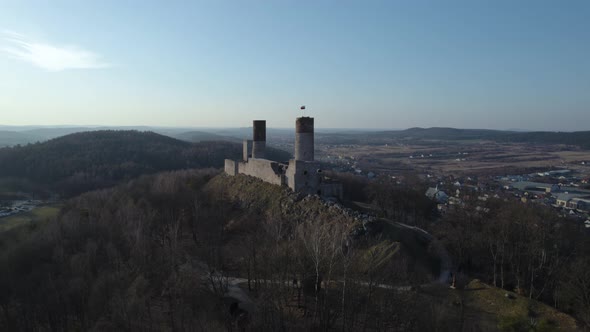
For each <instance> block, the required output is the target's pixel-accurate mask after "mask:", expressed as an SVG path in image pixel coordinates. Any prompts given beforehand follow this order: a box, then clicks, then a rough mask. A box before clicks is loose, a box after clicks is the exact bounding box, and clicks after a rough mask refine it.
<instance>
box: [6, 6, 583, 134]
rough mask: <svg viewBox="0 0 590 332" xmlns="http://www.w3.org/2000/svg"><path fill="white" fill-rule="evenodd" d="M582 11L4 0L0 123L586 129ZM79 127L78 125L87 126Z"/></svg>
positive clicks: (561, 8)
mask: <svg viewBox="0 0 590 332" xmlns="http://www.w3.org/2000/svg"><path fill="white" fill-rule="evenodd" d="M589 16H590V2H588V1H582V0H577V1H568V2H559V3H558V2H554V1H519V2H514V1H494V2H490V3H484V2H473V1H450V2H444V3H443V2H437V1H420V2H391V1H371V2H361V1H339V2H335V1H322V2H310V1H309V2H308V1H303V2H302V1H298V2H294V1H280V2H278V1H277V2H261V1H252V2H231V1H215V2H208V1H194V2H189V3H179V2H177V3H162V2H141V3H134V4H133V3H120V2H116V1H104V2H100V3H85V2H80V3H77V2H67V1H56V2H52V3H51V4H48V3H44V2H41V1H8V2H5V3H3V5H2V10H1V11H0V22H2V23H0V72H1V73H2V77H1V78H0V96H1V98H0V114H1V117H0V124H6V125H19V126H23V125H38V124H42V125H48V126H58V125H63V124H64V123H85V124H80V125H72V126H81V127H87V126H111V127H117V126H149V127H176V128H178V127H187V128H240V127H242V128H243V127H248V126H250V125H251V121H252V119H266V120H267V123H268V125H269V127H272V128H285V129H287V128H291V127H292V126H293V123H294V119H295V117H297V116H301V115H302V114H303V113H302V112H301V111H300V110H299V106H301V105H306V106H307V110H306V112H305V115H309V116H313V117H315V119H316V127H317V128H326V129H360V130H399V129H400V128H401V129H405V128H412V127H422V128H429V127H452V128H477V129H498V130H508V129H509V128H521V129H519V130H527V131H539V130H543V131H582V130H589V129H590V125H589V123H590V122H589V121H588V114H590V112H589V111H590V93H588V91H590V44H589V43H588V40H590V20H588V17H589ZM90 123H92V125H90Z"/></svg>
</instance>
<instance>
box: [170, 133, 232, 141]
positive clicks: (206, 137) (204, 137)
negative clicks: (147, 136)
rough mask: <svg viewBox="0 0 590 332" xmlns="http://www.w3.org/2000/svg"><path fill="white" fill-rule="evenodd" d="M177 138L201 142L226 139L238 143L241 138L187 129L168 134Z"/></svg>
mask: <svg viewBox="0 0 590 332" xmlns="http://www.w3.org/2000/svg"><path fill="white" fill-rule="evenodd" d="M169 136H171V137H174V138H176V139H179V140H183V141H187V142H193V143H194V142H203V141H227V142H236V143H239V142H241V140H240V139H239V138H236V137H231V136H224V135H217V134H213V133H210V132H206V131H189V132H184V133H180V134H173V135H169Z"/></svg>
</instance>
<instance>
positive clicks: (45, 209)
mask: <svg viewBox="0 0 590 332" xmlns="http://www.w3.org/2000/svg"><path fill="white" fill-rule="evenodd" d="M59 209H60V207H59V206H58V205H45V206H39V207H37V208H35V209H33V210H31V211H29V212H24V213H19V214H15V215H12V216H9V217H5V218H0V232H5V231H7V230H10V229H12V228H15V227H18V226H21V225H26V224H28V223H31V222H40V221H43V220H46V219H49V218H53V217H55V216H57V214H58V213H59Z"/></svg>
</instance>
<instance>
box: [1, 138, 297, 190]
mask: <svg viewBox="0 0 590 332" xmlns="http://www.w3.org/2000/svg"><path fill="white" fill-rule="evenodd" d="M267 153H268V157H269V159H274V160H287V159H289V158H290V154H289V153H287V152H285V151H282V150H277V149H272V148H269V149H268V152H267ZM241 156H242V146H241V145H240V144H237V143H232V142H223V141H214V142H213V141H208V142H199V143H189V142H185V141H181V140H177V139H174V138H171V137H168V136H164V135H160V134H156V133H153V132H140V131H131V130H126V131H114V130H100V131H90V132H81V133H75V134H70V135H66V136H62V137H59V138H55V139H52V140H49V141H46V142H44V143H36V144H29V145H25V146H20V147H12V148H1V149H0V177H13V178H24V179H27V180H30V181H33V182H35V183H40V184H45V185H47V186H48V187H51V188H52V189H56V190H57V191H59V192H61V193H63V194H66V195H71V194H77V193H80V192H84V191H88V190H91V189H95V188H101V187H105V186H111V185H113V184H116V183H118V182H120V181H123V180H128V179H131V178H134V177H137V176H139V175H142V174H151V173H155V172H159V171H165V170H177V169H188V168H209V167H214V168H221V167H223V163H224V159H226V158H232V159H239V158H241Z"/></svg>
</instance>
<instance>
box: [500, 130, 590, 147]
mask: <svg viewBox="0 0 590 332" xmlns="http://www.w3.org/2000/svg"><path fill="white" fill-rule="evenodd" d="M497 140H498V141H506V142H522V143H544V144H566V145H577V146H579V147H582V148H584V149H590V131H575V132H546V131H537V132H526V133H512V134H509V135H504V136H500V137H498V138H497Z"/></svg>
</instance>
